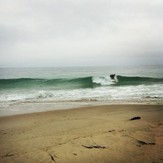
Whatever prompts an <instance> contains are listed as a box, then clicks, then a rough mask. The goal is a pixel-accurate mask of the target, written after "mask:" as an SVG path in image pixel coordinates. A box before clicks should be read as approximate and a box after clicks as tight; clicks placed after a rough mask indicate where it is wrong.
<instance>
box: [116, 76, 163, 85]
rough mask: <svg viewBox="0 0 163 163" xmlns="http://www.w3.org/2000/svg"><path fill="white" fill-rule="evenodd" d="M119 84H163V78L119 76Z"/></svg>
mask: <svg viewBox="0 0 163 163" xmlns="http://www.w3.org/2000/svg"><path fill="white" fill-rule="evenodd" d="M117 79H118V83H117V84H118V85H140V84H144V85H146V84H163V78H151V77H139V76H132V77H129V76H120V75H118V76H117Z"/></svg>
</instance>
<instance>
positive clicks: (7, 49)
mask: <svg viewBox="0 0 163 163" xmlns="http://www.w3.org/2000/svg"><path fill="white" fill-rule="evenodd" d="M125 64H127V65H128V64H129V65H132V64H133V65H139V64H140V65H146V64H163V0H136V1H135V0H46V1H45V0H0V67H30V66H32V67H42V66H46V67H48V66H54V67H55V66H103V65H105V66H107V65H125Z"/></svg>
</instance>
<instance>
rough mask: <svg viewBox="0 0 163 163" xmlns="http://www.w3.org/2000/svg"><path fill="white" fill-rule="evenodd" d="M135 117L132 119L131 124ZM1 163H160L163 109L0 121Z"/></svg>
mask: <svg viewBox="0 0 163 163" xmlns="http://www.w3.org/2000/svg"><path fill="white" fill-rule="evenodd" d="M133 117H138V118H135V120H130V119H131V118H133ZM0 162H1V163H7V162H12V163H22V162H23V163H29V162H30V163H36V162H37V163H41V162H42V163H52V162H57V163H83V162H84V163H94V162H96V163H112V162H113V163H121V162H124V163H126V162H132V163H133V162H137V163H138V162H139V163H140V162H141V163H142V162H144V163H147V162H149V163H150V162H151V163H152V162H153V163H154V162H157V163H159V162H163V105H107V106H94V107H84V108H77V109H70V110H60V111H49V112H42V113H31V114H24V115H15V116H6V117H0Z"/></svg>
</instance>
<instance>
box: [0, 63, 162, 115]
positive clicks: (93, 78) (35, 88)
mask: <svg viewBox="0 0 163 163" xmlns="http://www.w3.org/2000/svg"><path fill="white" fill-rule="evenodd" d="M162 70H163V67H161V66H159V67H158V66H155V67H154V66H150V67H149V66H148V67H130V68H128V67H123V68H120V67H119V68H114V67H84V68H83V67H82V68H79V67H77V68H24V69H23V68H19V69H0V114H1V115H10V114H11V115H12V114H19V113H27V112H37V111H45V110H54V109H66V108H73V107H79V106H90V105H103V104H126V103H129V104H130V103H137V104H138V103H141V104H142V103H143V104H163V76H162V72H163V71H162ZM113 72H114V73H116V74H117V79H118V82H116V83H115V82H112V81H111V79H110V74H111V73H113ZM118 72H119V73H118Z"/></svg>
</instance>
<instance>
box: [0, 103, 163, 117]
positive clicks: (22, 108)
mask: <svg viewBox="0 0 163 163" xmlns="http://www.w3.org/2000/svg"><path fill="white" fill-rule="evenodd" d="M38 104H39V105H40V106H39V108H38V106H37V105H38ZM26 105H27V106H26ZM112 105H113V106H114V105H122V106H123V105H163V103H154V102H153V103H152V102H151V103H147V102H144V103H143V102H140V103H138V102H122V103H119V102H113V103H108V102H106V103H105V102H104V103H102V102H94V101H93V102H90V101H89V103H87V102H86V103H78V102H77V103H76V102H68V103H67V102H66V103H64V104H60V103H47V102H45V103H40V102H37V103H24V104H21V105H19V106H17V105H13V106H12V107H13V108H12V107H11V108H10V109H9V108H1V110H0V117H8V116H15V115H24V114H33V113H42V112H51V111H52V112H53V111H59V110H63V111H64V110H71V109H78V108H84V107H96V106H112ZM33 108H35V110H33Z"/></svg>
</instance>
